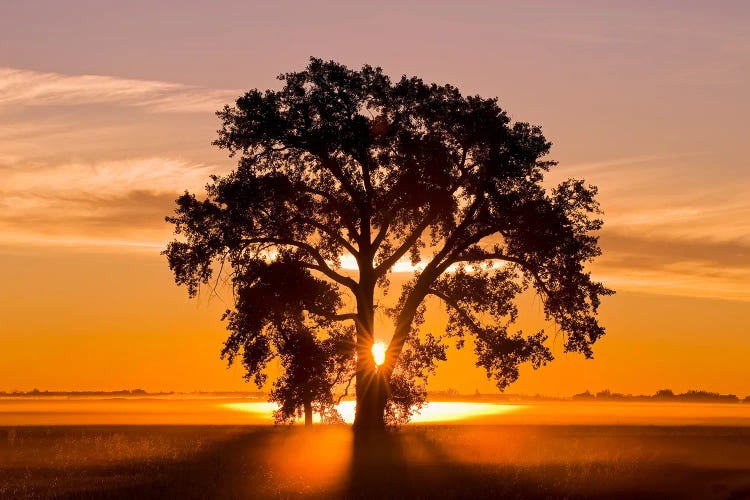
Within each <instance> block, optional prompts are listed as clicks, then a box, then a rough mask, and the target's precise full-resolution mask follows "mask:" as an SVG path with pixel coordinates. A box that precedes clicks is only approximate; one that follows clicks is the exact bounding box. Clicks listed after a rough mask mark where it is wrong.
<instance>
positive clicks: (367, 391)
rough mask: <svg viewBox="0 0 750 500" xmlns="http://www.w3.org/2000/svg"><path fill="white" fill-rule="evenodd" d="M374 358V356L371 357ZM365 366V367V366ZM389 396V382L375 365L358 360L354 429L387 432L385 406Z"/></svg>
mask: <svg viewBox="0 0 750 500" xmlns="http://www.w3.org/2000/svg"><path fill="white" fill-rule="evenodd" d="M370 358H372V355H370ZM363 365H364V366H363ZM387 396H388V381H387V380H386V379H385V377H383V374H382V372H380V371H378V370H376V369H375V364H374V363H372V362H370V363H366V362H365V363H360V361H359V359H358V360H357V409H356V413H355V416H354V429H355V430H356V431H358V432H362V433H369V432H383V431H385V405H386V401H387Z"/></svg>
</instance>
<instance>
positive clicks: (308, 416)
mask: <svg viewBox="0 0 750 500" xmlns="http://www.w3.org/2000/svg"><path fill="white" fill-rule="evenodd" d="M312 420H313V411H312V403H311V402H310V401H306V402H305V427H312Z"/></svg>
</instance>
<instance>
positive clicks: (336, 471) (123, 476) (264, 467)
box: [0, 425, 750, 499]
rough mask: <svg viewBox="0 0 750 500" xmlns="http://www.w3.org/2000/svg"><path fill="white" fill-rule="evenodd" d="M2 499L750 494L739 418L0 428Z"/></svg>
mask: <svg viewBox="0 0 750 500" xmlns="http://www.w3.org/2000/svg"><path fill="white" fill-rule="evenodd" d="M0 497H1V498H48V497H55V498H340V497H345V498H399V497H402V498H612V497H615V498H737V499H740V498H750V428H747V427H717V426H679V427H674V426H671V427H670V426H544V425H539V426H538V425H530V426H516V425H491V426H490V425H488V426H478V425H460V426H452V425H440V426H429V425H424V426H418V425H413V426H407V427H405V428H402V429H401V430H400V431H397V432H393V433H390V434H388V435H387V436H386V438H379V439H376V440H371V441H369V442H362V441H357V442H354V441H353V438H352V434H351V431H350V430H349V428H348V427H318V428H316V429H313V430H312V431H305V430H304V429H303V428H301V427H292V428H275V427H270V426H204V425H202V426H151V425H141V426H33V427H2V428H0Z"/></svg>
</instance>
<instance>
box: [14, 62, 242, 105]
mask: <svg viewBox="0 0 750 500" xmlns="http://www.w3.org/2000/svg"><path fill="white" fill-rule="evenodd" d="M237 95H239V92H238V91H236V90H215V89H205V88H200V87H192V86H188V85H183V84H179V83H171V82H161V81H153V80H135V79H128V78H118V77H113V76H104V75H64V74H60V73H42V72H37V71H29V70H22V69H14V68H0V106H8V105H22V106H52V105H81V104H105V103H112V104H118V105H127V106H140V107H144V108H146V109H148V110H149V111H151V112H191V113H193V112H212V111H216V110H217V109H219V108H221V107H222V106H223V105H224V104H226V103H227V102H231V101H232V100H234V99H235V98H236V97H237Z"/></svg>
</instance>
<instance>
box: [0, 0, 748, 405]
mask: <svg viewBox="0 0 750 500" xmlns="http://www.w3.org/2000/svg"><path fill="white" fill-rule="evenodd" d="M748 23H750V4H748V3H747V2H731V1H724V2H693V1H684V2H658V3H656V2H640V1H632V2H630V1H629V2H625V1H622V2H558V1H550V2H535V1H532V2H460V3H459V2H409V1H399V2H390V1H384V2H379V3H366V4H365V3H357V2H333V1H331V2H320V1H309V2H283V1H282V2H229V1H213V2H195V1H192V2H191V1H188V2H181V3H180V4H179V7H178V6H177V4H175V3H171V2H159V3H156V2H145V1H131V2H110V1H97V2H93V1H92V2H85V1H80V0H72V1H68V2H56V1H36V2H25V1H15V0H7V1H4V2H2V4H0V176H1V179H2V181H1V182H0V391H2V390H6V391H9V390H30V389H32V388H34V387H38V388H40V389H50V390H97V389H104V390H111V389H121V388H137V387H139V388H144V389H147V390H152V391H157V390H177V391H192V390H243V389H245V390H248V389H253V387H252V386H248V385H247V384H245V383H244V382H243V381H242V370H241V368H240V367H232V368H229V369H227V367H226V366H225V363H224V362H223V361H221V360H220V359H219V351H220V349H221V346H222V341H223V339H224V338H225V332H224V330H223V325H222V323H221V322H220V320H219V317H220V315H221V312H222V311H223V310H224V309H226V308H227V307H228V306H229V305H230V304H229V303H228V299H227V298H226V297H224V298H222V297H219V298H214V299H211V300H209V298H208V297H207V296H201V297H199V298H198V299H196V300H189V299H188V297H187V293H186V291H185V290H184V289H180V288H178V287H176V286H175V285H174V283H173V281H172V277H171V275H170V272H169V269H168V267H167V265H166V261H165V259H164V257H163V256H161V255H159V252H160V251H161V250H162V249H163V248H164V246H165V244H166V242H167V241H169V240H170V238H171V231H170V226H169V225H168V224H167V223H165V222H164V216H165V215H167V214H169V213H170V212H171V211H172V209H173V206H174V199H175V198H176V197H177V196H178V195H179V194H180V193H181V192H183V191H184V190H185V189H189V190H191V191H197V192H200V191H201V190H202V186H203V185H204V184H205V183H206V182H207V180H208V176H209V175H210V174H213V173H219V174H221V173H226V172H228V171H230V170H231V168H232V166H233V160H232V159H230V158H227V156H226V154H225V152H222V151H219V150H218V149H217V148H215V147H213V146H211V144H210V143H211V141H212V140H213V139H214V138H215V137H216V129H217V128H218V126H219V123H218V120H217V118H216V116H215V115H214V111H215V110H217V109H219V108H220V107H222V106H223V105H224V104H226V103H231V102H232V101H233V100H234V99H235V98H236V97H238V96H239V95H241V94H242V93H243V92H245V91H246V90H249V89H251V88H259V89H266V88H278V86H279V82H278V80H277V79H276V76H277V75H278V74H280V73H283V72H288V71H296V70H301V69H302V68H304V66H305V65H306V63H307V61H308V59H309V57H310V56H315V57H320V58H323V59H333V60H336V61H338V62H341V63H344V64H347V65H349V66H351V67H354V68H358V67H360V66H361V65H363V64H371V65H374V66H381V67H382V68H383V69H384V71H385V72H386V73H387V74H389V75H391V77H393V78H398V77H400V76H401V75H402V74H407V75H417V76H420V77H422V78H423V79H425V80H426V81H434V82H438V83H452V84H454V85H456V86H458V87H459V88H460V89H461V90H462V92H464V93H465V94H480V95H482V96H485V97H490V96H498V97H499V98H500V104H501V106H502V107H503V108H504V109H506V110H507V111H508V113H509V114H510V116H511V117H512V118H513V119H514V120H520V121H527V122H531V123H534V124H539V125H541V126H542V127H543V130H544V133H545V136H546V137H547V138H549V139H550V140H551V141H552V142H553V147H552V154H551V158H553V159H555V160H557V161H558V162H559V165H558V166H557V167H556V168H554V169H553V171H552V172H551V173H550V174H549V176H548V182H549V183H550V185H552V184H553V183H554V182H555V181H560V180H562V179H565V178H567V177H576V178H585V179H586V180H587V181H588V182H590V183H593V184H596V185H597V186H598V187H599V193H600V201H601V204H602V208H603V210H604V214H605V215H604V219H605V227H604V229H603V230H602V232H601V247H602V250H603V255H602V256H601V257H600V258H599V259H598V261H597V262H596V263H595V264H594V265H593V266H592V267H591V270H592V272H593V274H594V276H595V277H596V278H598V279H600V280H602V281H604V282H605V283H606V284H607V285H608V286H610V287H611V288H614V289H615V290H616V291H617V294H616V295H615V296H613V297H609V298H606V299H605V301H604V304H603V305H602V308H601V313H600V318H601V321H602V323H603V324H604V325H605V326H606V327H607V329H608V333H607V336H606V337H604V338H603V339H602V340H601V341H600V342H599V343H597V345H596V348H595V359H594V360H584V359H582V358H581V357H580V356H578V355H564V354H563V353H562V349H561V348H560V347H559V345H558V346H556V347H555V348H554V349H553V353H554V354H555V355H556V357H557V358H558V359H556V360H555V361H554V362H553V363H552V364H550V365H549V366H547V367H545V368H542V369H541V370H539V371H531V370H523V371H522V376H521V379H520V380H519V381H518V382H517V383H516V384H514V385H512V386H511V387H510V388H509V389H508V391H509V392H513V393H526V394H537V393H541V394H548V395H570V394H573V393H576V392H582V391H583V390H586V389H589V390H592V391H596V390H602V389H605V388H609V389H611V390H613V391H618V392H625V393H652V392H654V391H656V390H658V389H661V388H665V387H670V388H672V389H673V390H676V391H684V390H688V389H706V390H712V391H719V392H730V393H736V394H739V395H750V365H748V364H747V359H748V358H750V286H749V285H748V283H750V196H748V195H749V194H750V160H748V156H747V152H746V144H747V140H748V137H747V135H748V130H749V129H748V126H747V118H746V117H747V116H748V115H750V97H748V91H747V89H748V88H750V36H748V33H747V26H748ZM432 306H434V307H432V309H433V310H435V311H437V312H435V313H431V314H430V316H429V317H428V326H429V327H430V328H433V329H434V330H435V331H439V329H440V328H441V321H442V319H443V318H444V315H442V313H440V311H439V309H440V308H439V307H438V304H432ZM522 306H523V307H522V314H524V313H525V314H524V319H523V320H522V325H523V326H534V322H535V321H537V319H535V318H538V315H539V310H540V309H541V306H540V304H539V300H538V299H534V298H533V297H528V298H524V299H523V304H522ZM449 356H450V359H449V362H448V363H445V364H444V365H441V366H440V367H439V370H438V374H437V375H436V376H435V377H434V378H433V380H432V381H431V386H430V388H431V389H434V390H445V389H448V388H454V389H457V390H459V391H461V392H471V393H473V392H474V391H475V390H479V391H480V392H493V391H495V389H494V386H493V384H492V383H491V382H490V381H488V380H487V379H486V377H485V376H484V373H483V372H482V371H481V370H480V369H478V368H476V367H474V365H473V361H472V353H471V352H470V351H469V352H467V351H461V352H458V353H456V352H451V353H449Z"/></svg>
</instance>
